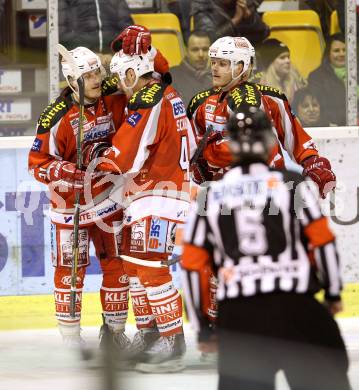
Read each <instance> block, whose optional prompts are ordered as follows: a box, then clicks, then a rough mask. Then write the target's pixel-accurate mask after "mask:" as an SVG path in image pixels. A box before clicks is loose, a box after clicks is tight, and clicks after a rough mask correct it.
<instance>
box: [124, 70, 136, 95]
mask: <svg viewBox="0 0 359 390" xmlns="http://www.w3.org/2000/svg"><path fill="white" fill-rule="evenodd" d="M138 79H139V77H138V75H137V74H136V78H135V81H134V82H133V83H132V85H130V86H129V87H128V86H127V85H126V83H125V79H120V80H121V86H122V88H123V89H124V90H126V91H127V92H128V93H129V94H131V95H133V93H134V92H133V88H134V87H135V85H136V84H137V82H138Z"/></svg>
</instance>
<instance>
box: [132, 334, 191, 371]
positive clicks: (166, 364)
mask: <svg viewBox="0 0 359 390" xmlns="http://www.w3.org/2000/svg"><path fill="white" fill-rule="evenodd" d="M185 352H186V343H185V340H184V335H183V333H177V334H175V335H172V336H161V337H160V338H159V339H158V340H157V341H155V342H154V343H153V344H152V345H150V347H149V348H147V349H146V350H145V351H144V352H143V353H142V355H141V357H140V361H139V363H137V365H136V367H135V369H136V370H137V371H140V372H148V373H166V372H179V371H182V370H183V369H184V367H185V365H184V363H183V355H184V354H185Z"/></svg>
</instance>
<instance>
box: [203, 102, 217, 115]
mask: <svg viewBox="0 0 359 390" xmlns="http://www.w3.org/2000/svg"><path fill="white" fill-rule="evenodd" d="M215 109H216V106H214V105H213V104H206V108H205V111H206V112H210V113H211V114H213V113H214V110H215Z"/></svg>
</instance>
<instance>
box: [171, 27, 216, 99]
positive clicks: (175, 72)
mask: <svg viewBox="0 0 359 390" xmlns="http://www.w3.org/2000/svg"><path fill="white" fill-rule="evenodd" d="M210 45H211V41H210V38H209V36H208V34H207V33H206V32H203V31H194V32H192V33H191V34H190V36H189V39H188V45H187V56H186V57H185V58H184V59H183V61H182V62H181V63H180V64H179V65H178V66H175V67H173V68H171V69H170V71H171V74H172V79H173V86H174V88H175V89H176V90H177V91H179V92H180V93H181V95H182V98H183V101H184V102H185V104H186V105H187V104H188V103H189V101H190V100H191V98H192V96H194V95H195V94H196V93H197V92H198V91H202V90H204V89H207V88H210V87H211V86H212V75H211V69H210V66H209V61H208V49H209V47H210Z"/></svg>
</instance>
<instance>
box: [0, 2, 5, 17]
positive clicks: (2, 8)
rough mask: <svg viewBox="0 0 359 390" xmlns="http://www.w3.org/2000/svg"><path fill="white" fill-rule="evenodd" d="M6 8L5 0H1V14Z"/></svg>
mask: <svg viewBox="0 0 359 390" xmlns="http://www.w3.org/2000/svg"><path fill="white" fill-rule="evenodd" d="M4 9H5V0H0V16H1V15H2V13H3V12H4Z"/></svg>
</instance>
